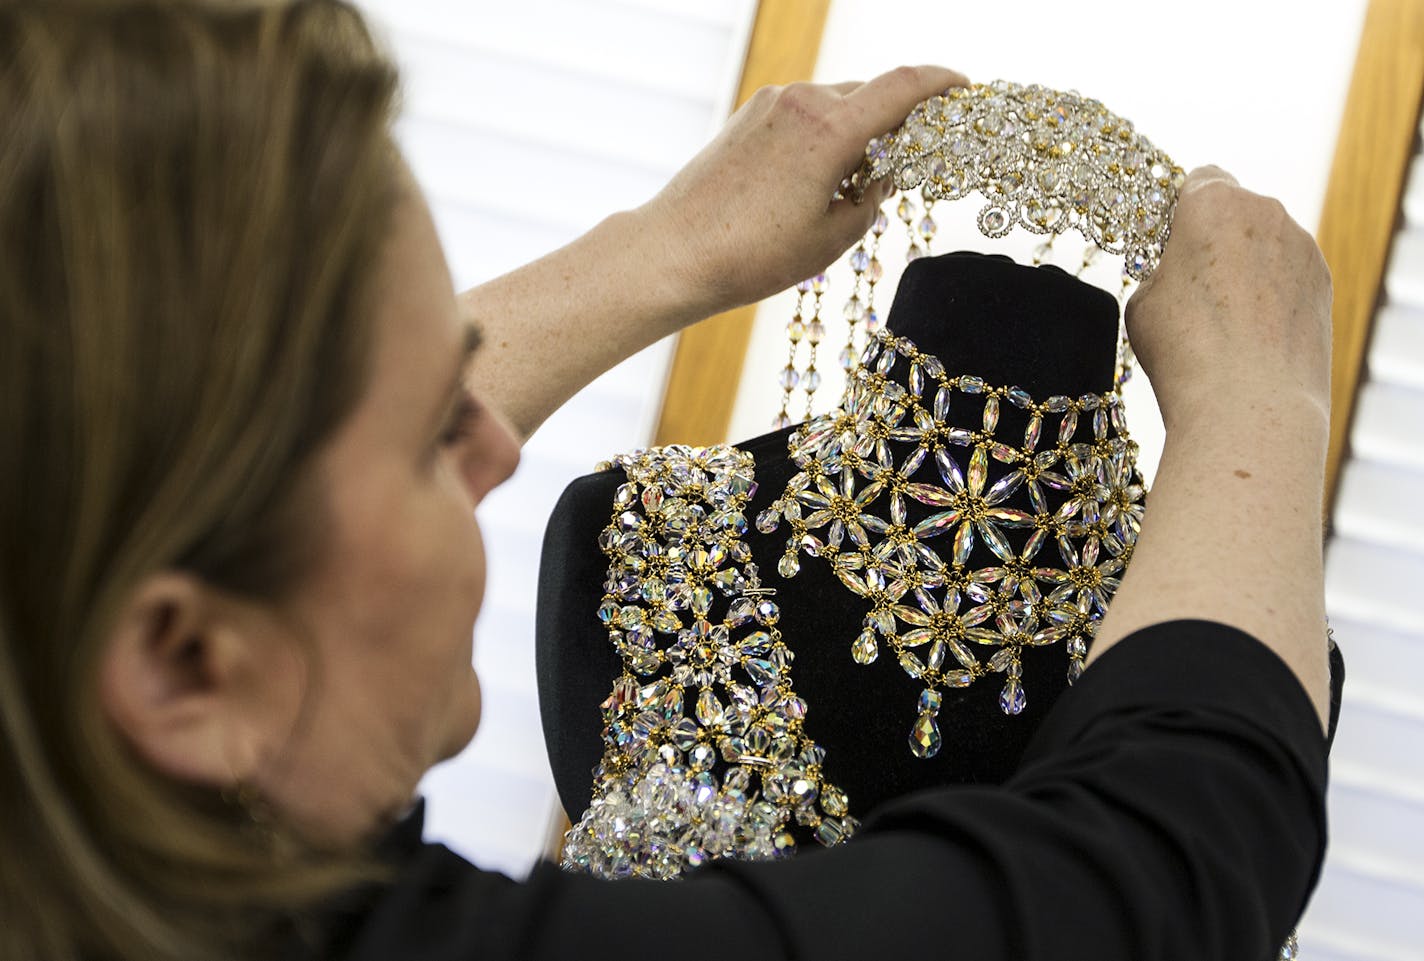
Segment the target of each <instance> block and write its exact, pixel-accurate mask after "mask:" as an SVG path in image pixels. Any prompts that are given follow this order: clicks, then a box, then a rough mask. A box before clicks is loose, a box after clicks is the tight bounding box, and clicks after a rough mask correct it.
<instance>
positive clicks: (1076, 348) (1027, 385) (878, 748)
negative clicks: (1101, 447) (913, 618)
mask: <svg viewBox="0 0 1424 961" xmlns="http://www.w3.org/2000/svg"><path fill="white" fill-rule="evenodd" d="M1117 316H1118V315H1117V305H1116V303H1115V301H1114V299H1113V298H1112V296H1111V295H1109V294H1108V293H1106V292H1105V291H1102V290H1100V289H1098V288H1096V287H1092V286H1090V285H1088V284H1085V283H1083V282H1081V281H1079V280H1077V279H1076V278H1074V277H1072V276H1070V275H1068V274H1066V273H1064V272H1063V271H1061V270H1058V269H1057V268H1054V267H1024V266H1020V265H1018V264H1015V263H1013V262H1012V261H1010V260H1008V259H1007V258H1003V257H997V256H987V255H982V254H975V253H953V254H946V255H942V256H938V257H931V258H921V259H920V260H917V261H915V262H914V263H912V264H910V265H909V267H908V268H907V269H906V271H905V274H904V276H903V278H902V279H901V282H900V286H899V289H898V290H897V291H896V294H895V299H894V303H893V305H892V307H891V310H890V313H889V315H888V316H887V319H886V324H887V327H888V328H889V329H890V330H891V331H893V332H894V333H896V334H899V335H901V336H905V337H909V338H910V339H911V340H913V341H914V342H915V343H916V344H917V345H918V346H919V348H920V349H921V350H922V351H925V352H927V353H933V354H936V355H938V356H939V357H940V359H941V360H942V361H943V362H944V364H945V366H946V368H947V369H948V370H949V372H950V373H951V374H955V373H974V374H978V375H979V376H981V377H983V378H984V380H985V381H986V382H988V383H989V384H991V385H995V384H996V385H1017V386H1020V387H1022V388H1024V389H1025V390H1027V391H1028V392H1029V393H1030V394H1031V395H1033V396H1034V397H1035V398H1038V399H1042V398H1046V397H1049V396H1051V395H1054V394H1065V395H1068V396H1079V395H1082V394H1084V393H1104V392H1106V391H1108V390H1110V389H1111V387H1112V378H1113V368H1114V361H1115V357H1116V345H1117ZM956 403H958V401H957V400H956ZM1015 415H1018V416H1019V417H1020V418H1022V412H1020V411H1017V410H1015V409H1012V408H1010V407H1008V406H1005V408H1004V413H1003V415H1002V417H1001V421H1000V424H1001V430H1013V429H1018V430H1020V431H1021V430H1022V425H1023V420H1022V419H1020V420H1018V421H1015V420H1014V419H1013V418H1014V417H1015ZM950 419H951V420H952V421H954V422H956V423H960V422H961V421H962V422H964V423H965V424H966V425H968V426H978V419H979V412H978V411H977V410H974V409H973V408H972V407H971V406H967V405H966V406H961V407H960V408H959V409H958V410H953V411H952V412H951V416H950ZM1085 420H1086V418H1085ZM790 432H791V429H787V430H781V431H776V432H774V433H770V434H764V435H762V436H760V437H757V438H754V439H752V440H748V441H743V442H741V443H739V444H738V445H737V446H739V447H740V448H742V449H743V450H746V451H748V452H750V453H751V454H753V456H754V457H755V458H756V479H757V482H758V485H759V486H758V491H757V494H756V497H755V498H754V499H753V501H752V503H751V505H750V507H749V509H748V510H747V511H746V513H747V516H748V518H749V519H750V518H754V517H755V516H756V515H757V514H758V513H759V512H760V511H762V510H763V509H765V508H766V507H767V506H769V505H770V504H771V502H772V501H773V500H775V499H776V497H777V496H778V495H779V494H780V493H781V491H782V490H783V489H784V487H785V485H786V482H787V480H788V479H789V478H790V477H791V475H792V474H794V473H795V472H796V467H795V465H794V464H793V463H792V462H791V459H790V457H789V456H788V454H787V449H786V439H787V435H788V434H789V433H790ZM608 453H609V455H610V456H612V455H614V454H616V453H619V452H618V451H609V452H608ZM623 479H624V475H623V473H622V471H617V470H614V471H605V472H602V473H598V474H590V475H587V476H585V477H581V478H579V479H578V480H576V481H574V482H573V483H572V484H570V485H569V487H568V488H567V490H565V491H564V494H563V496H562V497H561V498H560V499H559V502H558V504H557V505H556V507H555V508H554V513H553V516H552V517H551V518H550V521H549V526H548V529H547V531H546V533H545V538H544V550H543V560H542V566H541V569H540V573H539V598H538V613H537V619H536V652H537V661H538V675H539V702H540V711H541V714H542V717H543V725H544V735H545V740H546V742H547V744H548V749H549V756H550V761H551V763H552V765H553V772H554V779H555V782H556V784H557V787H558V790H559V796H560V798H561V800H562V801H563V805H564V809H565V811H566V812H567V813H568V815H569V816H570V818H572V819H573V820H577V819H578V818H579V816H580V814H582V812H583V811H584V810H585V809H586V808H587V806H588V803H589V795H590V790H591V787H592V783H593V774H592V772H593V769H594V767H595V766H596V765H597V763H598V761H599V758H600V757H601V755H602V752H603V742H602V737H601V731H602V728H603V719H602V713H601V711H600V709H599V704H600V703H601V702H602V701H603V700H604V699H605V698H606V697H607V696H608V693H609V690H610V688H611V686H612V683H613V680H614V678H615V677H617V676H618V674H619V673H620V672H621V662H620V660H619V658H618V655H617V654H616V653H615V652H614V650H613V648H612V646H611V645H610V644H609V643H608V639H607V634H606V630H605V629H604V628H603V627H602V625H600V623H599V622H598V619H597V617H596V616H595V613H594V612H595V610H596V609H597V607H598V605H599V602H600V600H601V598H602V596H603V581H604V578H605V576H606V573H607V566H608V559H607V558H606V557H605V556H604V554H603V552H602V551H600V550H599V548H598V546H597V543H596V540H597V537H598V534H599V532H600V531H601V530H602V529H603V528H604V526H605V525H606V524H607V523H608V520H609V517H610V513H611V510H612V504H613V494H614V490H615V488H616V487H617V486H618V485H619V484H620V483H621V482H622V481H623ZM746 539H747V542H748V544H749V545H750V547H751V549H752V553H753V556H754V559H755V560H756V563H757V565H758V567H759V568H760V570H761V573H762V580H763V583H764V584H765V585H766V586H770V587H774V588H776V591H777V596H776V600H777V602H778V603H779V604H780V606H781V622H780V624H779V625H778V626H779V627H780V628H781V630H782V632H783V637H784V640H785V642H786V644H787V646H788V647H790V648H791V650H792V651H793V652H795V655H796V661H795V663H794V665H793V667H792V678H793V684H794V686H795V688H796V691H797V692H798V693H799V694H800V695H801V696H802V697H803V698H805V700H806V702H807V703H808V705H809V708H810V709H809V713H808V715H807V718H806V732H807V734H808V735H809V736H810V737H811V738H813V739H814V740H815V741H816V742H817V743H818V744H820V745H821V746H822V747H823V748H825V750H826V765H825V766H826V774H827V777H828V778H829V779H830V780H831V781H832V782H833V783H835V784H837V785H839V786H840V787H841V788H842V789H844V790H845V791H846V793H847V794H848V795H849V797H850V802H851V813H852V814H854V815H856V816H857V817H864V816H865V815H866V814H867V813H868V812H869V811H870V810H871V809H872V808H873V807H875V806H877V805H879V804H880V803H881V802H883V801H886V800H888V799H890V798H893V797H897V796H900V795H904V794H907V793H909V792H911V791H914V790H917V789H920V788H925V787H930V786H934V785H940V784H949V783H999V782H1002V781H1003V780H1005V779H1006V778H1007V777H1008V776H1009V775H1010V774H1012V773H1013V771H1014V769H1015V767H1016V766H1017V764H1018V762H1019V758H1020V756H1021V755H1022V753H1023V750H1024V748H1025V746H1026V744H1027V742H1028V739H1029V737H1030V736H1031V734H1032V733H1033V730H1034V728H1035V727H1036V725H1037V723H1038V721H1039V720H1040V719H1041V718H1042V717H1043V716H1044V715H1045V714H1046V713H1047V711H1048V708H1049V707H1050V706H1051V705H1052V703H1053V701H1054V700H1055V699H1056V697H1057V695H1058V694H1059V693H1061V692H1062V691H1063V690H1064V688H1065V687H1066V686H1067V679H1066V670H1067V664H1068V657H1067V654H1066V652H1065V650H1064V647H1063V645H1062V644H1061V643H1059V644H1053V645H1050V646H1046V647H1041V648H1028V649H1025V650H1024V654H1023V685H1024V690H1025V693H1026V695H1027V699H1028V707H1027V709H1026V710H1025V711H1024V712H1023V713H1022V714H1020V715H1017V716H1006V715H1005V714H1003V713H1002V712H1001V711H1000V709H999V705H998V698H999V691H1000V686H1001V679H1000V678H999V677H998V676H997V675H995V676H993V677H990V678H986V679H983V680H981V681H979V682H977V683H975V684H974V685H972V686H970V687H968V688H964V689H960V690H945V691H943V697H944V703H943V707H942V709H941V710H940V712H939V718H938V722H939V728H940V731H941V733H942V735H943V739H944V746H943V748H942V749H941V750H940V752H939V753H938V754H937V755H936V756H935V757H933V758H929V759H925V760H921V759H918V758H916V757H914V756H913V755H912V754H911V753H910V750H909V748H908V746H907V741H906V738H907V735H908V732H909V730H910V727H911V725H912V723H913V722H914V720H915V716H916V714H915V699H916V697H917V695H918V694H919V691H920V690H921V689H922V687H923V685H922V684H921V683H919V682H918V681H916V680H915V679H913V678H910V677H909V676H907V675H906V674H905V673H904V672H903V671H902V670H901V669H900V668H899V666H898V665H897V664H896V663H895V658H894V656H893V653H888V654H887V653H886V652H884V651H882V653H881V656H880V659H879V660H877V661H876V662H875V663H874V664H870V665H864V666H863V665H859V664H856V663H855V662H854V661H853V660H852V659H851V654H850V646H851V642H852V641H854V640H855V638H856V635H857V634H858V633H859V630H860V624H861V619H862V618H863V616H864V613H865V611H866V609H867V605H866V602H865V601H864V600H863V599H862V598H860V597H857V596H855V595H853V594H852V593H850V591H848V590H847V589H846V588H845V587H844V586H843V585H841V583H840V582H839V581H838V580H836V578H835V577H834V575H833V574H832V573H831V571H830V567H829V565H826V564H821V563H816V562H815V561H812V560H809V559H806V558H803V559H802V565H801V573H800V574H798V575H797V576H796V577H795V578H792V579H789V580H788V579H784V578H781V577H780V576H779V575H778V574H777V573H776V566H777V560H778V559H779V558H780V557H781V554H782V553H783V551H784V547H785V533H784V530H783V531H778V532H777V533H774V534H771V535H765V534H760V533H758V532H757V531H756V530H755V529H754V528H753V529H750V530H749V531H748V533H747V535H746ZM987 557H988V555H987V552H986V551H985V549H984V548H983V546H982V545H979V546H976V548H975V554H974V555H972V556H971V558H970V564H971V566H976V567H977V566H988V565H989V564H990V563H991V561H989V560H988V559H987Z"/></svg>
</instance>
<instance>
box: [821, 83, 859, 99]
mask: <svg viewBox="0 0 1424 961" xmlns="http://www.w3.org/2000/svg"><path fill="white" fill-rule="evenodd" d="M826 86H827V87H829V88H830V89H831V90H834V91H835V92H836V93H838V94H840V95H841V96H842V97H844V96H845V95H847V94H851V93H855V92H856V91H857V90H859V89H860V88H861V87H863V86H865V81H864V80H843V81H841V82H840V83H828V84H826Z"/></svg>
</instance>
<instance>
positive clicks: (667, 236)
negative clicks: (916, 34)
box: [634, 66, 968, 314]
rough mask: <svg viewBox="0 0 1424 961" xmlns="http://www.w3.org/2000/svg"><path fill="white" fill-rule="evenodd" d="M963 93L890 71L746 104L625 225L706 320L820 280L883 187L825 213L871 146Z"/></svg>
mask: <svg viewBox="0 0 1424 961" xmlns="http://www.w3.org/2000/svg"><path fill="white" fill-rule="evenodd" d="M967 83H968V81H967V80H966V79H965V77H964V76H963V75H962V74H959V73H956V72H954V71H952V70H948V69H945V68H943V67H933V66H923V67H899V68H897V69H895V70H891V71H890V72H889V73H884V74H881V75H880V76H878V77H876V78H874V79H873V80H870V81H869V82H867V83H855V82H852V83H840V84H811V83H793V84H789V85H787V86H785V87H763V88H762V89H760V90H758V91H757V92H756V93H755V94H753V95H752V97H751V99H750V100H748V101H747V102H746V103H745V104H744V105H743V106H742V107H741V109H740V110H738V111H737V112H736V113H735V114H733V115H732V118H731V119H730V120H729V121H728V122H727V124H726V126H725V127H723V128H722V131H721V132H720V133H719V134H718V135H717V137H716V138H714V139H713V140H712V142H711V143H709V144H708V145H707V146H706V147H705V148H704V149H703V150H702V152H701V153H699V154H698V155H697V156H696V157H694V158H693V159H692V161H691V162H689V163H688V164H687V166H686V167H684V168H683V169H682V170H681V171H680V172H679V173H678V175H677V176H676V177H674V178H673V180H672V181H671V182H670V183H668V185H667V186H666V187H665V188H663V190H662V191H661V192H660V193H658V195H657V196H656V197H654V198H653V199H652V200H651V201H649V202H648V203H647V204H645V205H643V206H642V207H640V208H638V210H636V211H634V213H635V214H636V215H637V216H639V217H640V218H641V219H642V221H643V226H644V229H645V230H647V231H649V232H650V234H651V236H650V238H649V239H651V240H653V242H654V243H653V244H652V245H650V249H657V250H661V251H666V257H667V261H668V262H667V263H665V264H663V263H659V264H650V265H649V266H653V267H657V268H660V269H664V270H667V271H669V272H670V274H671V279H673V280H674V281H675V282H677V283H679V285H682V286H681V289H682V291H683V294H684V296H683V298H682V299H683V300H684V302H685V303H688V304H700V305H702V307H703V312H704V313H706V314H712V313H716V312H718V311H721V310H726V309H729V308H731V307H735V306H739V305H741V304H746V303H750V302H752V301H756V300H760V299H762V298H763V297H766V296H769V295H771V294H773V293H776V292H777V291H780V290H784V289H785V288H787V287H790V286H791V285H792V284H795V283H796V282H798V281H800V280H803V279H804V278H806V277H809V276H812V275H814V274H816V273H818V272H820V271H821V270H823V269H824V268H825V267H826V266H827V265H828V264H830V263H831V261H833V260H834V259H835V258H836V257H838V256H840V254H842V253H843V252H844V251H845V250H846V249H848V248H849V247H850V245H851V244H852V243H854V242H855V241H856V240H857V239H858V238H859V237H861V236H862V235H863V234H864V233H865V232H866V230H867V229H869V227H870V223H871V221H872V220H873V219H874V217H875V213H876V210H877V208H878V207H879V205H880V204H881V203H882V202H883V201H884V200H885V199H886V198H887V197H888V196H889V195H890V187H889V181H888V178H887V180H885V181H882V182H880V183H878V184H875V185H872V186H871V187H870V188H869V189H868V190H867V191H866V195H865V200H864V203H861V204H855V203H853V202H852V201H850V200H840V201H836V202H834V203H832V202H831V197H832V195H833V194H834V193H835V191H836V188H837V187H838V186H839V185H840V183H841V181H842V180H843V179H844V178H845V177H846V176H847V175H848V174H849V173H851V172H852V171H853V170H854V169H855V168H856V167H857V166H858V165H859V163H860V162H861V160H862V159H863V157H864V152H865V145H866V143H867V141H869V140H870V139H871V138H872V137H877V136H880V135H881V134H884V133H886V132H888V131H890V130H892V129H894V128H895V127H897V126H898V125H899V124H900V123H901V122H902V121H903V120H904V119H905V116H906V115H907V114H908V113H909V112H910V109H911V108H912V107H914V105H915V104H917V103H919V102H920V101H921V100H924V99H926V98H928V97H932V96H934V95H935V94H938V93H943V92H944V91H945V90H947V89H948V88H950V87H954V86H963V85H965V84H967Z"/></svg>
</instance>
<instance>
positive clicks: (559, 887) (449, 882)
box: [354, 621, 1338, 961]
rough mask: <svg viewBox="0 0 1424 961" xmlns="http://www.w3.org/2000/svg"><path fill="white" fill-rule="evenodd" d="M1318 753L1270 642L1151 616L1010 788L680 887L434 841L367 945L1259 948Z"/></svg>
mask: <svg viewBox="0 0 1424 961" xmlns="http://www.w3.org/2000/svg"><path fill="white" fill-rule="evenodd" d="M1337 687H1338V684H1337ZM947 747H948V746H947ZM1325 760H1326V742H1325V738H1324V736H1323V735H1322V733H1321V730H1320V725H1319V721H1318V719H1317V716H1316V714H1315V711H1314V708H1313V706H1312V705H1311V703H1310V700H1309V698H1308V697H1307V696H1306V694H1305V692H1304V690H1303V689H1302V688H1301V686H1300V684H1299V683H1298V682H1297V681H1296V680H1295V678H1294V676H1293V675H1292V674H1291V672H1290V671H1289V669H1288V668H1287V667H1286V666H1285V664H1284V663H1283V662H1282V661H1281V660H1280V659H1279V658H1278V657H1277V656H1276V655H1275V654H1274V653H1273V652H1271V651H1270V650H1269V649H1268V648H1266V647H1265V646H1264V645H1262V644H1260V643H1259V642H1257V641H1255V640H1254V639H1252V638H1251V637H1249V636H1248V635H1245V634H1243V633H1241V632H1239V631H1236V630H1234V629H1231V628H1227V627H1224V626H1222V625H1219V624H1214V623H1210V622H1205V621H1177V622H1172V623H1169V624H1162V625H1157V626H1154V627H1152V628H1149V629H1146V630H1144V631H1140V632H1138V633H1137V634H1134V635H1133V636H1132V637H1130V638H1127V639H1125V640H1124V641H1122V642H1121V643H1119V644H1118V645H1117V646H1116V647H1115V648H1114V649H1112V650H1111V651H1108V652H1107V653H1106V654H1104V655H1103V657H1102V658H1101V659H1100V660H1099V661H1098V662H1097V663H1096V664H1094V665H1093V667H1092V668H1091V669H1089V670H1088V671H1087V672H1086V673H1085V674H1084V675H1083V677H1082V679H1081V680H1079V682H1078V683H1077V684H1076V685H1075V686H1074V687H1073V688H1072V689H1070V690H1069V691H1068V692H1067V693H1065V694H1064V695H1063V696H1062V697H1061V698H1060V700H1059V702H1058V703H1057V704H1056V705H1055V706H1054V708H1053V710H1052V711H1051V712H1050V714H1049V715H1048V717H1047V718H1046V719H1045V720H1044V722H1043V725H1042V728H1041V729H1040V731H1039V732H1038V734H1037V735H1036V736H1035V739H1034V741H1033V743H1032V745H1031V747H1030V749H1029V751H1028V754H1027V756H1026V757H1025V759H1024V762H1023V764H1022V765H1021V767H1020V769H1019V773H1018V774H1017V775H1016V776H1015V777H1014V778H1013V779H1012V780H1011V781H1010V782H1009V783H1007V784H1006V785H1004V786H1002V787H998V788H992V789H990V788H949V789H944V790H936V791H926V792H922V793H920V794H917V795H913V796H910V797H906V798H903V799H901V800H899V801H897V802H895V803H894V804H891V805H888V806H886V807H885V808H883V809H881V810H880V811H879V812H877V813H875V814H874V815H873V816H871V817H870V818H868V819H867V821H866V824H865V827H864V828H863V830H862V832H861V834H860V836H859V837H857V838H856V839H855V840H854V841H853V842H852V843H850V844H847V845H845V846H843V847H840V848H836V849H834V850H825V851H814V852H804V853H802V854H801V855H799V856H797V857H795V858H792V859H790V860H788V861H785V862H782V863H776V864H736V863H727V862H723V863H719V864H715V865H713V866H711V867H708V868H704V869H703V870H701V871H700V872H698V873H697V874H695V875H694V876H693V877H691V878H689V879H688V880H686V881H684V882H662V883H659V882H651V881H623V882H604V881H596V880H593V879H590V878H586V877H580V876H572V875H567V874H564V873H561V872H560V871H558V870H557V869H556V868H554V867H552V866H550V865H541V866H540V867H539V868H537V869H536V870H535V872H534V874H533V876H532V877H531V878H530V881H529V882H528V883H526V884H515V883H514V882H510V881H506V880H504V879H500V878H497V876H494V875H490V874H487V873H485V872H480V871H477V870H475V869H474V868H471V867H469V866H468V865H465V863H464V862H462V861H459V859H458V858H456V857H455V856H454V855H453V854H450V853H449V852H448V851H446V850H445V849H443V848H440V847H439V846H427V847H426V848H425V850H424V852H423V853H422V854H421V855H419V856H418V857H417V858H416V860H415V861H414V862H413V863H412V864H411V865H410V867H409V870H408V871H407V872H406V874H405V875H404V876H403V878H402V882H401V884H399V885H397V887H396V888H395V889H394V890H392V891H390V892H389V894H388V896H386V897H384V898H383V899H382V901H381V903H380V904H379V905H378V906H377V907H376V909H375V910H374V911H373V912H372V913H371V914H370V915H369V916H368V917H367V918H366V923H364V924H363V925H361V927H362V928H364V930H363V931H362V932H361V933H359V934H357V936H356V938H355V939H354V941H355V945H357V946H358V947H357V950H356V952H355V955H354V956H355V957H359V958H363V959H364V958H377V957H382V958H385V957H403V958H441V959H449V961H456V959H470V958H501V959H503V958H528V959H556V958H557V959H567V958H584V959H595V958H619V959H628V958H632V957H642V956H651V957H658V956H666V957H670V958H677V959H679V961H701V959H709V961H710V959H717V961H752V959H760V958H805V959H817V961H826V959H833V958H872V957H874V958H880V957H885V958H920V957H931V956H934V957H939V956H944V957H952V958H964V959H973V961H1000V959H1004V961H1009V959H1012V961H1035V959H1053V961H1075V959H1080V958H1081V959H1091V961H1145V959H1183V961H1186V959H1191V961H1266V959H1268V958H1271V957H1273V956H1274V953H1275V951H1276V949H1277V947H1278V946H1279V945H1280V943H1281V942H1282V941H1283V940H1284V939H1285V937H1286V934H1287V932H1288V931H1289V930H1290V928H1291V926H1292V925H1293V924H1294V923H1295V921H1296V920H1297V919H1298V917H1299V915H1300V913H1301V911H1302V909H1303V907H1304V904H1305V900H1306V897H1307V895H1308V893H1309V892H1310V890H1311V889H1312V888H1313V887H1314V884H1315V880H1316V877H1317V875H1318V872H1319V868H1320V864H1321V860H1322V858H1323V854H1324V849H1325V805H1324V794H1325V781H1326V764H1325Z"/></svg>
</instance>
